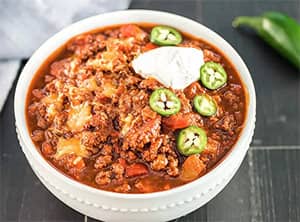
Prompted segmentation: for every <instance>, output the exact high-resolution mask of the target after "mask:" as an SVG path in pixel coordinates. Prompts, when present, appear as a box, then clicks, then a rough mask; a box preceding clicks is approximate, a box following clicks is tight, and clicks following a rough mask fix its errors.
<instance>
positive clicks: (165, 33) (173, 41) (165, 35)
mask: <svg viewBox="0 0 300 222" xmlns="http://www.w3.org/2000/svg"><path fill="white" fill-rule="evenodd" d="M150 41H151V42H153V43H155V44H157V45H161V46H164V45H178V44H179V43H181V41H182V36H181V34H180V33H179V32H178V31H177V30H176V29H174V28H171V27H168V26H162V25H160V26H155V27H154V28H153V29H152V31H151V35H150Z"/></svg>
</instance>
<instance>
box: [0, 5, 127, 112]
mask: <svg viewBox="0 0 300 222" xmlns="http://www.w3.org/2000/svg"><path fill="white" fill-rule="evenodd" d="M129 3H130V0H63V1H62V0H51V1H48V0H0V42H1V47H0V87H1V90H0V111H1V110H2V106H3V104H4V102H5V99H6V96H7V95H8V92H9V89H10V88H11V85H12V83H13V81H14V79H15V77H16V75H17V70H18V68H16V67H17V66H18V65H19V62H17V61H16V59H21V58H28V57H30V56H31V54H32V53H33V52H34V50H36V49H37V48H38V47H39V46H40V45H41V44H42V43H43V42H44V41H45V40H47V39H48V38H49V37H50V36H52V35H53V34H55V33H56V32H58V31H59V30H61V29H62V28H63V27H65V26H67V25H69V24H70V23H73V22H75V21H78V20H80V19H83V18H85V17H88V16H91V15H96V14H100V13H104V12H108V11H115V10H121V9H126V8H128V6H129ZM8 59H14V60H12V61H9V60H8Z"/></svg>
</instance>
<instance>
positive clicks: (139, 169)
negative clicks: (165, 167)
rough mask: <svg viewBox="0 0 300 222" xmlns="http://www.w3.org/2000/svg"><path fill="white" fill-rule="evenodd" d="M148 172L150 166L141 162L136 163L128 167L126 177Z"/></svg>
mask: <svg viewBox="0 0 300 222" xmlns="http://www.w3.org/2000/svg"><path fill="white" fill-rule="evenodd" d="M144 174H148V168H147V167H146V166H145V165H144V164H141V163H134V164H131V165H130V166H128V167H126V177H135V176H141V175H144Z"/></svg>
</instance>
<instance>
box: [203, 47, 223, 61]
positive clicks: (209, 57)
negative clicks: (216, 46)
mask: <svg viewBox="0 0 300 222" xmlns="http://www.w3.org/2000/svg"><path fill="white" fill-rule="evenodd" d="M203 55H204V62H210V61H212V62H218V63H219V62H220V61H221V56H220V55H218V54H217V53H215V52H213V51H211V50H208V49H204V50H203Z"/></svg>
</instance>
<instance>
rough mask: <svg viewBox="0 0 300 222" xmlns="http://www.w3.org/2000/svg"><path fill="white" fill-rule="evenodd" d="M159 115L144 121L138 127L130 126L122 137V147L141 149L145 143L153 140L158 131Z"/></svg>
mask: <svg viewBox="0 0 300 222" xmlns="http://www.w3.org/2000/svg"><path fill="white" fill-rule="evenodd" d="M160 123H161V117H160V116H157V118H156V119H153V120H150V121H148V122H144V123H143V124H142V125H141V126H139V127H133V128H131V129H130V130H129V131H128V133H127V134H126V136H125V137H124V143H123V147H124V148H125V149H126V148H128V147H131V148H135V149H140V150H142V149H143V147H144V146H145V144H147V143H149V142H151V141H154V140H155V138H157V137H158V136H159V133H160Z"/></svg>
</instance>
